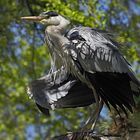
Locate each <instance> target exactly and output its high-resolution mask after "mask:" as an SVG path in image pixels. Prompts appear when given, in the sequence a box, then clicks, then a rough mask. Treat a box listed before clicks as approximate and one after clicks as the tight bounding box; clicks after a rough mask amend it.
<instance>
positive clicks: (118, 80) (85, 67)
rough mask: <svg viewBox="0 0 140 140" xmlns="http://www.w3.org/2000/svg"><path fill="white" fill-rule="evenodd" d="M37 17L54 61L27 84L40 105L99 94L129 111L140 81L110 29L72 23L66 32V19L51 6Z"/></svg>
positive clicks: (75, 103)
mask: <svg viewBox="0 0 140 140" xmlns="http://www.w3.org/2000/svg"><path fill="white" fill-rule="evenodd" d="M46 17H47V18H46ZM25 19H26V18H25ZM40 22H41V23H43V24H46V25H47V28H46V30H45V35H46V36H45V41H46V43H47V46H48V48H49V51H50V54H51V59H52V65H51V71H50V73H49V74H48V75H46V76H45V77H42V78H40V79H38V80H36V81H33V82H32V83H31V85H30V86H29V89H30V93H31V94H32V95H33V97H34V99H35V102H37V104H38V105H39V107H43V108H48V109H55V108H65V107H80V106H85V105H89V104H91V103H96V104H97V105H98V103H99V100H101V101H102V102H103V103H105V104H106V105H107V106H108V108H110V105H112V106H113V107H114V108H115V109H116V110H117V111H118V113H119V109H122V110H123V111H124V113H126V114H127V111H126V110H127V109H128V110H129V111H131V112H132V110H133V109H132V107H133V106H135V102H134V98H133V95H139V94H140V89H139V88H140V82H139V81H138V80H137V78H136V77H135V74H134V73H133V71H132V70H131V66H130V65H129V63H128V62H127V60H126V59H125V58H124V57H123V55H122V54H121V53H120V52H119V45H118V43H117V42H115V41H114V40H113V38H112V35H111V34H109V33H108V32H105V31H101V30H97V29H93V28H89V27H75V28H72V29H70V30H69V31H68V32H67V33H66V31H67V27H68V25H69V23H70V22H69V21H68V20H67V19H66V18H64V17H63V16H61V15H57V14H56V13H53V12H49V13H47V12H45V13H43V14H41V21H40ZM80 89H83V91H80ZM92 93H93V94H92ZM78 97H79V98H78ZM99 110H100V109H99Z"/></svg>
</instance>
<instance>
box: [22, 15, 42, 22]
mask: <svg viewBox="0 0 140 140" xmlns="http://www.w3.org/2000/svg"><path fill="white" fill-rule="evenodd" d="M21 19H23V20H27V21H33V22H39V21H41V20H42V19H43V17H40V16H28V17H21Z"/></svg>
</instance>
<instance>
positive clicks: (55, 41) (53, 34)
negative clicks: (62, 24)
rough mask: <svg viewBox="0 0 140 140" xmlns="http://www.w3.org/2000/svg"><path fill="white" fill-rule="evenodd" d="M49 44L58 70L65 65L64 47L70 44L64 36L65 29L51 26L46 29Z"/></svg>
mask: <svg viewBox="0 0 140 140" xmlns="http://www.w3.org/2000/svg"><path fill="white" fill-rule="evenodd" d="M45 32H46V36H48V37H47V38H48V39H47V42H48V45H49V48H50V49H49V50H50V54H51V57H52V61H53V63H54V65H55V66H56V68H58V69H59V68H60V67H61V66H62V65H63V66H64V65H65V62H64V59H63V56H64V50H63V47H64V45H65V44H67V43H68V39H67V38H66V37H65V36H64V32H65V29H64V28H63V29H61V28H58V27H56V26H50V27H47V29H46V31H45Z"/></svg>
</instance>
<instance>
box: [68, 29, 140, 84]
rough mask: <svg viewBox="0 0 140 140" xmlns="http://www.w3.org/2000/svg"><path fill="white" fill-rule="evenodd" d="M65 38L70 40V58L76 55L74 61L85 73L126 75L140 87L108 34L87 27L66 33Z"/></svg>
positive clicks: (115, 43) (116, 44)
mask: <svg viewBox="0 0 140 140" xmlns="http://www.w3.org/2000/svg"><path fill="white" fill-rule="evenodd" d="M67 38H68V39H69V40H70V45H69V46H70V47H69V49H70V50H72V51H73V53H72V54H71V56H72V57H73V54H77V55H74V56H76V57H74V59H75V60H76V59H77V61H78V62H79V63H80V65H81V66H82V68H83V69H84V70H85V71H87V72H91V73H94V72H118V73H127V74H128V75H129V76H130V77H131V79H132V81H133V82H134V83H136V84H137V85H140V83H139V81H138V80H137V78H136V77H135V75H134V73H133V72H132V70H131V68H130V65H129V63H128V62H127V60H125V58H124V57H123V55H122V54H121V53H120V52H119V49H118V47H119V45H118V43H117V42H115V41H113V40H112V38H111V35H110V34H108V33H105V32H101V31H97V30H95V29H92V28H89V27H76V28H73V29H71V30H70V31H69V32H68V34H67ZM73 40H75V41H74V42H73ZM75 42H76V43H75ZM70 52H71V51H70Z"/></svg>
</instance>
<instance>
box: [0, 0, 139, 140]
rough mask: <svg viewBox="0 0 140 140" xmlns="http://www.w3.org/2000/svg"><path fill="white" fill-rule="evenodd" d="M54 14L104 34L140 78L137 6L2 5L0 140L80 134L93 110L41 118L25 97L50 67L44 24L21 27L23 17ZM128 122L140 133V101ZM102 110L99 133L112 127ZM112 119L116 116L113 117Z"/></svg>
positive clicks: (125, 1)
mask: <svg viewBox="0 0 140 140" xmlns="http://www.w3.org/2000/svg"><path fill="white" fill-rule="evenodd" d="M49 10H53V11H56V12H58V13H60V14H62V15H64V16H66V17H68V18H69V19H70V20H71V22H72V24H73V25H84V26H90V27H93V28H99V29H105V30H108V31H110V32H111V33H113V34H115V35H116V36H117V40H118V42H119V43H122V44H123V46H122V48H121V51H122V53H123V54H124V55H125V57H126V58H127V59H128V60H129V62H130V63H131V64H132V68H133V70H134V71H135V72H136V74H137V77H139V78H140V1H139V0H40V1H38V0H13V1H12V0H0V140H24V139H27V140H44V139H45V138H48V137H53V136H56V135H60V134H64V133H66V132H67V131H68V130H71V131H72V130H76V129H78V128H79V126H81V125H82V124H83V123H84V120H86V118H87V117H88V115H89V110H90V109H91V108H90V109H89V108H84V109H83V108H79V109H63V110H57V111H55V112H54V111H51V117H48V118H47V117H46V116H44V115H43V114H41V113H40V112H39V111H38V109H37V107H36V106H35V104H34V102H33V100H30V99H29V98H28V96H27V94H26V86H27V85H28V83H29V82H30V81H32V80H34V79H37V78H39V77H41V76H43V75H45V74H47V72H48V70H49V67H50V61H49V55H48V50H47V48H46V47H45V45H44V39H43V38H44V29H45V27H44V26H42V25H40V24H35V23H27V22H23V21H21V19H20V17H21V16H27V15H38V14H40V13H41V12H43V11H49ZM136 101H137V108H136V110H135V114H134V115H131V117H130V118H131V119H130V120H129V121H130V122H133V125H134V126H136V127H140V99H138V98H137V99H136ZM109 114H110V113H108V110H107V109H106V107H104V109H103V111H102V113H101V117H100V123H98V126H97V131H100V132H105V131H106V130H108V129H109V127H110V124H111V123H112V122H113V121H112V119H111V117H109ZM112 114H113V113H112Z"/></svg>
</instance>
